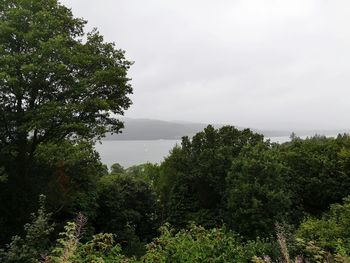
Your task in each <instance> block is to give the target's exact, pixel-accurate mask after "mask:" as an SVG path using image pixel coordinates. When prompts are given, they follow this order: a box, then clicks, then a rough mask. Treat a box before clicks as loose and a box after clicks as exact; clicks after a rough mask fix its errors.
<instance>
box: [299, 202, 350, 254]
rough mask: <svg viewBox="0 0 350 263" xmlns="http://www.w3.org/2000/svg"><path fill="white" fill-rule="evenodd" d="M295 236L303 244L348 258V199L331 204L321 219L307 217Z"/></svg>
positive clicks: (349, 215)
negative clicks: (308, 243)
mask: <svg viewBox="0 0 350 263" xmlns="http://www.w3.org/2000/svg"><path fill="white" fill-rule="evenodd" d="M297 236H298V237H299V238H301V239H302V240H304V242H307V241H312V242H314V243H315V245H316V246H319V247H320V248H322V249H323V250H326V251H328V252H332V253H338V254H340V255H342V256H348V257H349V256H350V197H347V198H345V199H344V203H343V204H333V205H332V206H331V208H330V211H329V212H328V213H326V214H324V215H323V216H322V218H321V219H317V218H312V217H309V218H307V219H305V220H304V221H303V222H302V224H301V225H300V227H299V229H298V232H297Z"/></svg>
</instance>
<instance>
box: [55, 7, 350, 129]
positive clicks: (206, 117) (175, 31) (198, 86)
mask: <svg viewBox="0 0 350 263" xmlns="http://www.w3.org/2000/svg"><path fill="white" fill-rule="evenodd" d="M61 2H62V3H64V4H65V5H66V6H68V7H70V8H72V10H73V13H74V15H75V16H78V17H83V18H84V19H86V20H88V21H89V23H88V27H87V29H88V30H90V29H91V28H92V27H97V28H98V30H99V31H100V32H101V34H102V35H104V36H105V40H106V41H110V42H112V41H113V42H115V43H116V45H117V47H118V48H121V49H124V50H125V51H126V55H127V58H128V59H130V60H133V61H135V64H134V65H133V66H132V69H131V70H130V77H131V78H132V85H133V88H134V95H132V97H131V98H132V101H133V105H132V106H131V108H130V109H129V110H128V111H127V112H126V116H127V117H133V118H153V119H161V120H184V121H194V122H205V123H230V124H234V125H237V126H247V127H254V128H296V129H300V128H303V129H313V128H319V129H333V128H350V103H349V100H350V87H349V84H350V30H349V26H350V15H349V11H350V1H349V0H314V1H313V0H289V1H285V0H265V1H264V0H230V1H229V0H219V1H214V0H99V1H96V0H63V1H61Z"/></svg>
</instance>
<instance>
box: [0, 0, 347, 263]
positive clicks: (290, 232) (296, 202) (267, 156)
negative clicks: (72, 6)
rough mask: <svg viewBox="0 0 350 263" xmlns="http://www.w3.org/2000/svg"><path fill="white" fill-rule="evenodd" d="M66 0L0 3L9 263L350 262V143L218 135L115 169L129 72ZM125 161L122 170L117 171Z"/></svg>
mask: <svg viewBox="0 0 350 263" xmlns="http://www.w3.org/2000/svg"><path fill="white" fill-rule="evenodd" d="M85 23H86V22H85V21H83V20H82V19H77V18H74V17H73V15H72V13H71V11H70V10H69V9H67V8H65V7H64V6H62V5H61V4H59V3H58V2H57V1H56V0H45V1H44V0H35V1H34V0H4V1H2V2H1V3H0V118H1V119H0V200H1V206H0V246H1V249H0V261H1V262H292V261H294V260H295V261H296V262H350V230H349V229H350V197H349V196H350V137H349V136H347V135H339V136H338V137H337V138H325V137H321V136H315V137H312V138H308V139H305V140H302V139H300V138H298V137H295V136H293V137H292V138H291V141H290V142H287V143H284V144H275V143H270V142H269V141H268V140H265V139H264V137H263V136H262V135H260V134H257V133H254V132H252V131H251V130H249V129H244V130H239V129H236V128H235V127H231V126H225V127H222V128H220V129H215V128H214V127H212V126H208V127H206V128H205V129H204V130H203V131H201V132H198V133H197V134H196V135H195V136H193V137H192V138H188V137H183V138H182V142H181V144H180V145H178V146H176V147H174V149H172V151H171V152H170V153H169V155H168V156H167V157H166V158H165V159H164V161H163V162H162V163H161V164H159V165H155V164H143V165H138V166H133V167H129V168H127V169H125V168H123V167H122V166H120V165H119V164H117V163H116V164H115V165H113V166H112V167H111V169H110V170H108V169H107V167H105V166H104V165H103V164H102V163H101V161H100V158H99V155H98V153H97V152H96V151H95V149H94V143H95V141H96V140H99V139H100V138H101V137H103V136H104V134H105V133H106V132H107V131H112V132H116V133H117V132H119V130H120V129H121V128H122V126H123V124H122V123H121V122H120V121H119V120H118V119H117V117H116V116H117V115H118V114H119V115H120V114H123V112H124V110H126V109H127V108H128V107H129V106H130V103H131V101H130V99H129V98H128V95H129V94H130V93H131V92H132V88H131V86H130V84H129V79H128V77H127V71H128V69H129V66H130V65H131V63H130V62H129V61H127V60H126V59H125V58H124V52H123V51H120V50H118V49H116V48H115V46H114V44H111V43H105V42H104V41H103V38H102V36H101V35H99V33H98V32H97V31H93V32H91V33H89V34H87V35H86V34H85V33H84V31H83V26H84V24H85ZM116 161H117V160H116Z"/></svg>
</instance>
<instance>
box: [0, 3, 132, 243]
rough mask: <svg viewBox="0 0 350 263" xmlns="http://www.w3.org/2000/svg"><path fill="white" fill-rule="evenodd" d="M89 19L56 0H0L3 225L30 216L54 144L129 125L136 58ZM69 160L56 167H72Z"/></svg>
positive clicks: (78, 141)
mask: <svg viewBox="0 0 350 263" xmlns="http://www.w3.org/2000/svg"><path fill="white" fill-rule="evenodd" d="M85 24H86V21H85V20H83V19H80V18H75V17H74V16H73V14H72V12H71V10H70V9H68V8H66V7H64V6H63V5H61V4H60V3H59V2H58V1H57V0H3V1H1V2H0V176H1V178H2V181H4V179H6V178H7V181H6V182H2V183H1V184H0V200H1V203H2V204H4V203H6V205H7V207H8V208H9V209H6V211H5V210H4V209H3V207H4V206H2V208H1V210H0V213H1V217H0V227H1V225H2V224H3V225H6V228H8V229H9V228H10V226H8V223H9V222H13V219H14V218H16V219H21V220H19V221H23V220H26V219H25V218H24V217H25V215H28V213H29V210H30V209H31V208H30V205H29V204H31V199H34V200H35V199H36V198H37V197H34V195H36V194H37V193H38V192H39V191H38V189H37V188H38V187H42V188H43V187H45V182H41V183H37V181H38V180H37V178H38V177H39V176H38V175H39V174H40V173H42V171H43V169H41V168H40V167H42V166H45V165H47V164H43V163H40V162H41V160H42V159H43V158H41V157H42V156H43V155H45V152H46V153H47V154H50V149H53V148H54V147H55V146H53V145H55V144H56V145H63V144H65V143H66V142H67V141H68V142H69V141H70V142H71V143H70V144H69V143H68V144H69V145H71V146H74V145H77V146H78V145H81V143H88V144H91V143H92V142H93V141H94V140H95V139H99V138H101V137H102V136H103V135H104V134H105V133H106V132H115V133H117V132H119V131H120V129H121V128H122V127H123V124H122V122H121V121H120V120H118V118H117V117H116V116H118V115H122V114H123V113H124V110H126V109H127V108H128V107H129V106H130V104H131V101H130V99H129V97H128V95H129V94H131V93H132V87H131V85H130V82H129V78H128V77H127V72H128V69H129V67H130V65H131V62H129V61H128V60H127V59H125V56H124V51H122V50H119V49H117V48H116V47H115V45H114V44H113V43H106V42H104V40H103V37H102V36H101V35H100V34H99V33H98V32H97V31H96V30H93V31H92V32H90V33H88V34H86V33H85V32H84V25H85ZM56 148H57V147H56ZM40 156H41V157H40ZM72 158H73V159H74V158H75V157H74V156H72ZM65 159H67V158H65ZM75 159H76V158H75ZM97 159H98V158H97ZM61 161H62V160H61ZM64 161H65V162H63V163H62V165H61V166H62V167H57V169H60V170H61V171H67V169H66V166H67V160H64ZM97 161H98V160H97ZM50 166H52V169H51V170H54V169H55V167H54V165H51V164H50ZM58 172H59V171H58ZM54 173H55V172H53V174H54ZM82 173H83V172H82V171H80V172H77V171H75V174H82ZM56 174H57V172H56ZM33 178H36V179H33ZM34 188H35V189H34ZM40 191H41V190H40ZM5 200H6V202H5ZM11 209H12V210H11ZM22 217H23V218H22ZM22 219H23V220H22ZM19 225H20V222H19V223H18V226H19ZM0 239H2V240H3V238H0Z"/></svg>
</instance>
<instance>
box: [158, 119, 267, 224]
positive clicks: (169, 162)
mask: <svg viewBox="0 0 350 263" xmlns="http://www.w3.org/2000/svg"><path fill="white" fill-rule="evenodd" d="M262 141H263V136H262V135H259V134H255V133H253V132H251V131H250V130H248V129H246V130H242V131H240V130H238V129H236V128H234V127H231V126H225V127H222V128H221V129H218V130H216V129H214V127H212V126H210V125H209V126H208V127H207V128H206V129H204V131H203V132H199V133H197V134H196V135H195V136H194V137H193V138H192V140H190V139H189V138H188V137H184V138H183V139H182V143H181V146H178V147H175V148H174V149H173V151H172V152H171V154H170V156H169V157H167V158H166V159H165V161H164V162H163V163H162V164H161V166H160V171H159V176H158V178H156V183H155V186H156V189H157V192H158V193H159V194H160V198H161V201H162V205H163V207H164V214H163V217H164V219H165V220H167V221H169V222H171V223H172V224H173V225H174V226H176V227H183V226H185V225H186V224H187V223H188V222H189V221H195V222H197V223H199V224H201V225H204V226H208V227H209V226H215V225H216V224H217V223H221V222H222V220H223V216H222V214H223V205H224V204H223V202H222V201H223V198H224V195H225V192H226V183H225V181H226V176H227V172H228V171H229V169H230V167H231V162H232V160H233V159H234V158H236V157H237V156H238V155H239V153H240V151H241V149H242V148H243V147H244V146H246V145H248V144H250V145H255V144H257V143H260V142H262Z"/></svg>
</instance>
